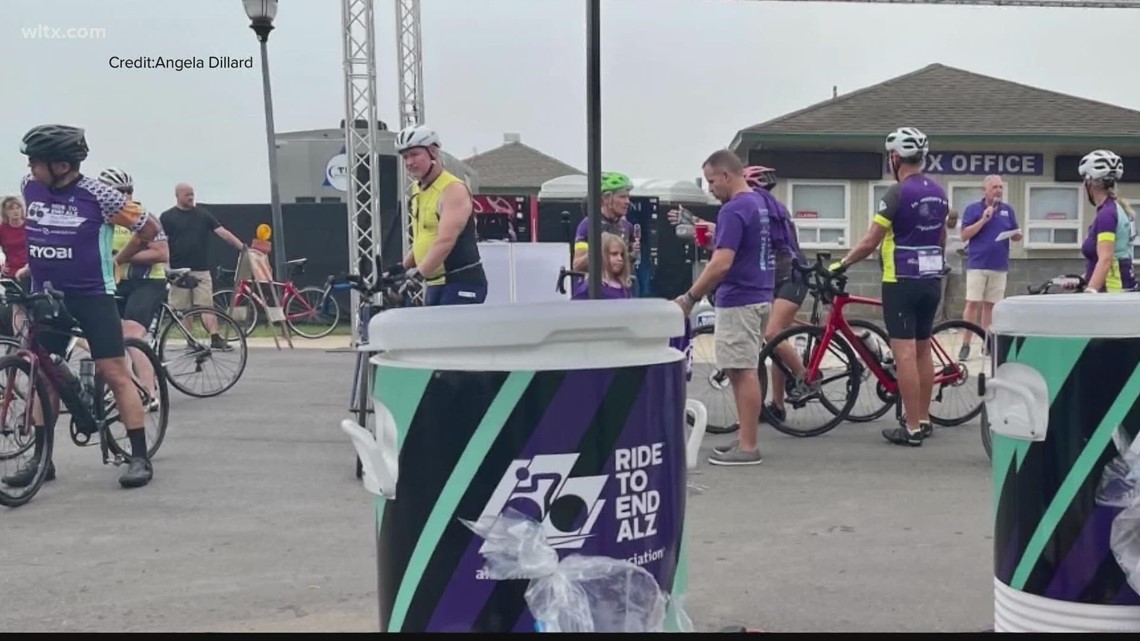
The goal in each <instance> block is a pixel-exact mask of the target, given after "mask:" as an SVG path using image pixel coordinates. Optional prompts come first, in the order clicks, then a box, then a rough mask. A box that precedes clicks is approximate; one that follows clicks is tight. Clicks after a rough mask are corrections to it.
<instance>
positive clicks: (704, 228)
mask: <svg viewBox="0 0 1140 641" xmlns="http://www.w3.org/2000/svg"><path fill="white" fill-rule="evenodd" d="M710 230H711V228H710V226H709V224H708V223H696V224H694V225H693V236H694V237H695V239H696V241H697V247H702V248H703V247H708V246H709V242H710V241H711V240H712V239H711V238H709V235H710V234H709V231H710Z"/></svg>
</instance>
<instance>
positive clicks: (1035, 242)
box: [1020, 185, 1082, 249]
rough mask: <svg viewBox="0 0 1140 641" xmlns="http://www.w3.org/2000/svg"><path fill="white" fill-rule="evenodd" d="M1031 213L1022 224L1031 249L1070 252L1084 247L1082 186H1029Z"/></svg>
mask: <svg viewBox="0 0 1140 641" xmlns="http://www.w3.org/2000/svg"><path fill="white" fill-rule="evenodd" d="M1025 202H1026V204H1027V206H1026V209H1027V212H1026V214H1025V215H1024V216H1022V217H1021V218H1022V220H1021V221H1020V222H1021V224H1022V227H1023V228H1024V229H1025V246H1026V248H1028V249H1034V248H1036V249H1069V248H1080V245H1081V204H1082V203H1081V187H1079V186H1069V185H1064V186H1062V185H1026V187H1025Z"/></svg>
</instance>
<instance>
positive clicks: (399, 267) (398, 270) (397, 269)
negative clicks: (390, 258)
mask: <svg viewBox="0 0 1140 641" xmlns="http://www.w3.org/2000/svg"><path fill="white" fill-rule="evenodd" d="M405 271H406V270H405V269H404V263H396V264H395V265H392V266H391V267H389V268H388V269H385V270H384V273H383V274H381V276H383V277H384V278H396V277H397V276H403V275H404V272H405Z"/></svg>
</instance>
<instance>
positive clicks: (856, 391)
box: [759, 254, 986, 437]
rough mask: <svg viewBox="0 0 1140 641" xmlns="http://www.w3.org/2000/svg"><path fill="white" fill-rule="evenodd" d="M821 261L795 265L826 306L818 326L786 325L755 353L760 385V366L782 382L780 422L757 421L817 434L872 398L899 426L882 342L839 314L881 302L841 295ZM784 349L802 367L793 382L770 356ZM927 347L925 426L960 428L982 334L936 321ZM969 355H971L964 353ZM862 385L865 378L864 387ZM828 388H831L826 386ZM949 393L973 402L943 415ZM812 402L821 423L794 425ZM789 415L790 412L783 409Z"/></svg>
mask: <svg viewBox="0 0 1140 641" xmlns="http://www.w3.org/2000/svg"><path fill="white" fill-rule="evenodd" d="M828 258H829V256H828V255H827V254H818V255H817V256H816V262H815V264H814V265H813V266H811V267H803V266H799V265H797V266H796V268H797V269H798V270H799V271H800V272H801V273H803V274H804V275H805V276H806V277H807V278H808V283H809V287H810V288H813V289H814V290H815V291H818V292H819V293H820V295H821V297H822V299H823V301H824V303H825V304H830V305H831V310H830V312H829V313H828V317H827V322H826V323H824V324H823V325H822V326H819V325H800V326H797V327H791V328H789V329H787V330H785V331H783V332H781V333H779V334H777V335H776V337H775V338H773V339H772V340H771V341H769V342H768V344H767V345H765V346H764V349H763V350H762V351H761V352H760V363H761V367H760V368H759V373H760V379H761V383H762V384H764V385H765V386H766V385H767V372H766V369H767V368H766V367H763V364H765V363H767V362H771V363H772V364H774V365H775V366H776V367H778V368H780V371H782V372H783V373H784V379H785V380H786V381H787V384H786V389H785V410H786V411H785V416H784V417H778V416H771V415H770V413H769V412H765V415H764V416H765V421H766V422H768V423H769V424H770V425H772V427H774V428H776V429H777V430H778V431H780V432H782V433H784V434H788V435H790V436H801V437H806V436H818V435H820V434H824V433H826V432H828V431H829V430H831V429H833V428H834V427H835V426H836V425H839V423H841V422H842V421H843V420H844V419H847V418H848V415H849V413H850V412H851V410H852V408H853V407H854V406H855V403H856V401H857V400H858V399H859V395H860V394H861V393H865V394H873V395H874V396H875V397H877V399H878V401H879V402H881V403H883V413H885V411H886V409H887V408H889V407H890V406H891V405H894V406H895V416H896V418H897V419H898V420H899V421H900V422H901V421H902V420H903V413H902V412H903V408H902V403H900V402H899V385H898V380H897V379H896V377H895V366H894V358H893V355H892V354H891V353H890V348H889V346H888V344H887V343H884V342H883V341H881V340H880V339H879V338H878V337H875V336H871V335H869V334H866V333H863V334H858V333H856V332H855V330H854V329H853V328H852V325H851V323H849V322H848V321H847V319H846V318H845V317H844V315H843V311H844V308H845V307H846V306H848V305H868V306H874V307H881V306H882V301H880V300H876V299H873V298H864V297H862V296H853V295H851V294H849V293H847V291H846V286H847V276H846V275H842V274H832V273H831V272H830V271H829V270H828V269H827V268H826V267H825V266H824V261H825V260H828ZM836 334H838V335H840V336H842V337H843V340H836ZM784 344H789V345H790V346H791V348H792V351H793V352H794V353H795V354H796V357H797V358H798V359H799V360H800V363H801V364H802V366H803V367H802V369H803V375H802V377H796V376H795V375H794V374H793V373H792V369H791V368H790V367H789V366H788V364H787V363H785V362H784V360H783V359H781V358H779V357H777V356H776V351H775V350H777V349H779V348H780V346H781V345H784ZM930 346H931V358H932V360H933V361H934V390H933V392H932V396H931V404H930V420H931V422H933V423H934V424H935V425H940V426H952V425H961V424H962V423H965V422H966V421H969V420H971V419H972V418H974V417H975V416H977V415H978V414H979V413H980V412H981V411H982V399H981V397H980V396H978V395H977V385H976V384H974V385H967V382H968V381H969V379H970V373H971V369H973V370H974V372H975V373H979V372H982V371H983V369H984V367H985V363H986V359H985V358H984V354H983V348H984V346H985V332H983V331H982V328H981V327H979V326H977V325H975V324H974V323H970V322H968V321H964V320H948V321H943V322H941V323H938V324H936V325H935V326H934V329H933V332H932V334H931V341H930ZM971 351H974V352H976V354H971ZM785 353H787V352H785ZM951 354H956V355H957V356H958V358H953V357H952V356H951ZM971 356H974V358H971ZM865 370H866V371H868V372H870V374H871V376H872V377H873V378H874V380H875V381H876V384H875V386H874V389H873V390H868V389H863V386H862V383H863V379H864V371H865ZM870 380H871V379H870V378H868V379H867V381H868V382H870ZM835 383H838V385H835V386H834V387H827V386H830V385H832V384H835ZM832 390H834V391H832ZM954 391H959V392H966V391H968V392H967V393H968V394H972V395H973V396H974V398H973V399H968V400H967V401H966V403H965V405H966V410H965V411H964V412H963V413H961V414H959V415H956V416H954V415H952V414H951V413H950V412H948V411H946V410H947V409H948V407H949V405H950V400H952V399H951V396H952V395H951V394H950V393H951V392H954ZM816 404H818V405H821V406H823V408H824V409H825V410H826V412H825V413H824V418H823V419H822V422H821V423H818V424H809V425H801V424H800V423H803V422H804V421H801V420H800V419H801V417H802V416H804V415H805V414H806V412H801V411H800V410H805V409H809V408H810V407H813V406H815V405H816ZM789 409H794V410H796V412H794V413H793V412H791V411H787V410H789ZM880 415H881V414H880ZM793 419H795V420H793Z"/></svg>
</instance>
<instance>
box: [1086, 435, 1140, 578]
mask: <svg viewBox="0 0 1140 641" xmlns="http://www.w3.org/2000/svg"><path fill="white" fill-rule="evenodd" d="M1113 443H1114V444H1115V445H1116V449H1117V451H1118V452H1120V454H1119V455H1117V456H1116V457H1114V458H1113V460H1112V461H1110V462H1109V464H1108V465H1106V466H1105V467H1104V474H1102V475H1101V478H1100V483H1099V484H1097V491H1096V501H1097V503H1098V504H1099V505H1104V506H1111V507H1123V508H1124V509H1123V510H1122V511H1121V512H1120V514H1117V515H1116V518H1114V519H1113V520H1112V530H1111V532H1110V533H1109V539H1108V542H1109V548H1111V549H1112V555H1113V556H1114V557H1116V562H1117V563H1118V564H1120V569H1121V570H1123V571H1124V576H1125V577H1126V578H1127V579H1128V585H1130V586H1132V589H1133V590H1135V591H1137V592H1140V438H1137V439H1135V441H1134V442H1132V443H1129V442H1128V436H1127V435H1126V434H1125V433H1124V430H1123V429H1122V428H1117V430H1116V432H1115V433H1114V434H1113Z"/></svg>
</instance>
